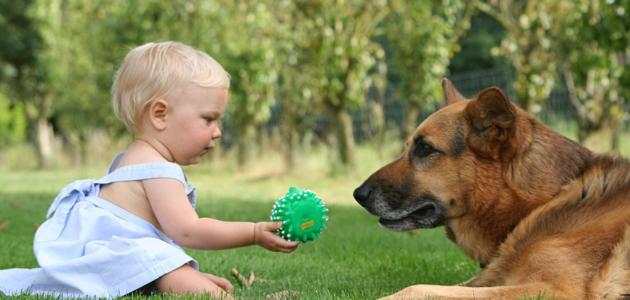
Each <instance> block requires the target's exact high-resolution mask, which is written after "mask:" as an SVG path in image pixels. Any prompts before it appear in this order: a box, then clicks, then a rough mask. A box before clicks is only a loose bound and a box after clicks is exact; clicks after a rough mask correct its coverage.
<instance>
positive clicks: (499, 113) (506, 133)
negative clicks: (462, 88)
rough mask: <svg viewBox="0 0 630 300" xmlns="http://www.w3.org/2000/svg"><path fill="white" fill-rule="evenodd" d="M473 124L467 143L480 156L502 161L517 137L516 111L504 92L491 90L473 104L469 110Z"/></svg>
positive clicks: (488, 89) (484, 92)
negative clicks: (502, 155) (504, 153)
mask: <svg viewBox="0 0 630 300" xmlns="http://www.w3.org/2000/svg"><path fill="white" fill-rule="evenodd" d="M465 115H466V118H467V119H468V121H469V123H470V127H471V128H470V129H471V130H470V134H469V135H468V137H467V139H466V141H467V143H468V145H469V146H470V148H471V149H472V150H473V151H475V152H476V153H477V154H480V155H482V156H485V157H489V158H493V159H499V158H500V157H501V152H502V151H503V150H506V149H505V147H507V146H508V145H509V143H507V142H508V141H509V139H510V138H511V137H512V136H513V135H514V125H515V121H516V109H515V108H514V106H513V105H512V103H510V100H508V98H507V96H506V95H505V93H503V91H501V90H500V89H499V88H497V87H491V88H487V89H485V90H483V91H481V92H480V93H479V95H478V96H477V98H476V99H475V100H473V101H470V103H468V105H467V106H466V110H465Z"/></svg>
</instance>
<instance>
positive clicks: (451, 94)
mask: <svg viewBox="0 0 630 300" xmlns="http://www.w3.org/2000/svg"><path fill="white" fill-rule="evenodd" d="M442 91H443V92H444V102H445V103H446V105H449V104H453V103H455V102H458V101H462V100H465V99H466V98H464V96H462V94H460V93H459V91H458V90H457V89H456V88H455V86H454V85H453V83H452V82H451V81H450V80H448V78H444V79H442Z"/></svg>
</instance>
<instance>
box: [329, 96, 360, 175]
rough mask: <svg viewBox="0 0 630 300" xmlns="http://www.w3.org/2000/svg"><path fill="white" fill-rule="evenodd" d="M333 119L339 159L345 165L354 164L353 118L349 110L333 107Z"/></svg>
mask: <svg viewBox="0 0 630 300" xmlns="http://www.w3.org/2000/svg"><path fill="white" fill-rule="evenodd" d="M331 121H332V126H333V130H334V132H335V138H336V142H337V151H338V152H337V153H338V154H339V161H340V162H341V164H342V165H343V166H346V167H348V166H352V165H353V164H354V160H355V157H354V152H355V149H354V134H353V131H352V118H351V117H350V115H349V114H348V112H347V111H345V110H343V109H338V108H333V109H332V110H331Z"/></svg>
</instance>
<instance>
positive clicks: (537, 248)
mask: <svg viewBox="0 0 630 300" xmlns="http://www.w3.org/2000/svg"><path fill="white" fill-rule="evenodd" d="M442 88H443V91H444V95H445V100H446V104H447V105H446V106H445V107H443V108H441V109H440V110H438V111H437V112H435V113H433V114H431V115H430V116H429V117H427V118H426V119H425V120H424V121H423V122H422V123H421V124H420V125H419V126H418V128H417V129H416V130H415V132H414V133H413V135H412V136H411V137H410V138H409V139H408V141H407V142H406V144H405V150H404V151H403V153H402V155H401V156H400V158H398V159H396V160H394V161H393V162H391V163H389V164H387V165H385V166H384V167H382V168H381V169H379V170H378V171H376V172H375V173H373V174H372V175H370V176H369V177H368V179H367V180H365V182H363V183H362V184H361V185H360V186H359V187H358V188H356V189H355V190H354V194H353V196H354V198H355V199H356V201H357V202H358V203H359V204H360V205H361V206H363V207H364V208H365V209H366V210H367V211H368V212H370V213H371V214H374V215H376V216H378V217H379V223H380V224H381V225H382V226H384V227H386V228H389V229H393V230H398V231H407V230H413V229H417V228H433V227H437V226H444V227H445V229H446V236H447V237H448V238H449V239H450V240H451V241H452V242H454V243H455V244H457V246H458V247H459V248H460V249H461V250H462V251H463V252H464V253H465V254H466V255H468V256H470V257H471V258H472V259H474V260H476V261H478V262H479V263H480V265H481V266H482V269H481V271H480V272H479V273H478V274H477V275H476V276H474V277H473V278H471V279H470V280H468V281H466V282H464V283H462V284H460V285H455V286H437V285H413V286H410V287H407V288H405V289H403V290H401V291H399V292H397V293H395V294H393V295H391V296H388V297H386V299H424V298H425V297H429V298H430V299H517V298H521V297H539V296H543V297H551V298H552V299H630V163H629V162H628V161H626V160H624V159H621V158H615V157H609V156H603V155H596V154H594V153H592V152H591V151H589V150H588V149H586V148H584V147H582V146H581V145H580V144H578V143H576V142H573V141H571V140H570V139H568V138H565V137H563V136H561V135H560V134H558V133H556V132H554V131H553V130H552V129H550V128H548V127H547V126H545V125H544V124H543V123H541V122H540V121H538V120H537V119H535V118H534V117H533V116H532V115H530V114H529V113H527V112H526V111H525V110H523V109H521V108H519V107H518V106H517V105H515V104H513V103H512V102H510V100H509V99H508V97H507V96H506V94H505V93H504V92H503V91H501V90H500V89H499V88H497V87H490V88H487V89H484V90H482V91H481V92H479V94H478V95H477V96H476V97H475V98H473V99H465V98H464V97H463V96H462V95H461V93H460V92H459V91H457V89H456V88H455V87H454V86H453V84H452V83H451V82H450V81H449V80H448V79H444V80H443V81H442Z"/></svg>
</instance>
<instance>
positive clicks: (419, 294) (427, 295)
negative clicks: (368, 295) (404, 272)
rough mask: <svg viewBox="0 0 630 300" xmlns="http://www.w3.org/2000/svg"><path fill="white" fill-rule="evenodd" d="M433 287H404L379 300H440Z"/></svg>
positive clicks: (420, 285) (422, 285) (421, 285)
mask: <svg viewBox="0 0 630 300" xmlns="http://www.w3.org/2000/svg"><path fill="white" fill-rule="evenodd" d="M435 287H439V286H435V285H424V284H419V285H412V286H409V287H406V288H404V289H402V290H400V291H398V292H397V293H395V294H392V295H389V296H387V297H383V298H381V300H411V299H440V297H443V296H444V295H440V294H439V293H436V291H435V289H434V288H435Z"/></svg>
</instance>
